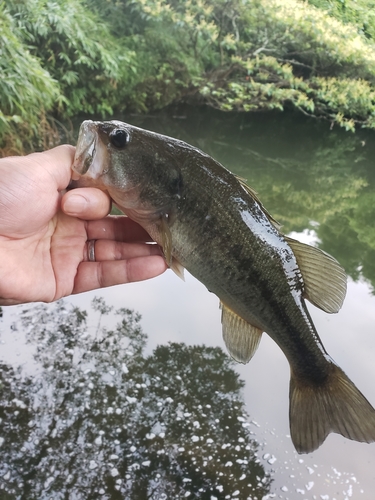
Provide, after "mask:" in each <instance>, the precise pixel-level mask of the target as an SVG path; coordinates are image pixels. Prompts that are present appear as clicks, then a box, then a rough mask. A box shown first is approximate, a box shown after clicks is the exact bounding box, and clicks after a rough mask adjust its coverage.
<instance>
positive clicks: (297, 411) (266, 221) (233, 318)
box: [73, 120, 375, 453]
mask: <svg viewBox="0 0 375 500" xmlns="http://www.w3.org/2000/svg"><path fill="white" fill-rule="evenodd" d="M73 169H74V171H75V172H76V173H77V174H79V175H80V176H81V181H82V185H85V186H87V185H93V186H96V187H98V188H101V189H103V190H106V191H108V193H109V194H110V196H111V197H112V199H113V200H114V202H115V203H116V205H117V206H118V207H119V208H120V209H121V210H122V211H123V212H124V213H125V214H126V215H127V216H129V217H130V218H132V219H133V220H134V221H135V222H137V223H139V224H140V225H141V226H143V227H144V229H145V230H146V231H147V232H148V233H149V234H150V236H151V238H153V239H154V240H155V241H156V242H157V243H158V244H159V245H160V246H161V247H162V249H163V251H164V255H165V258H166V261H167V263H168V265H169V266H170V267H171V268H172V269H173V270H174V271H175V272H176V273H177V274H178V275H180V276H181V275H182V272H183V268H186V269H187V270H188V271H189V272H190V273H191V274H192V275H193V276H195V277H196V278H197V279H198V280H199V281H201V282H202V283H203V284H204V285H205V286H206V287H207V288H208V290H209V291H211V292H213V293H215V294H216V295H217V296H218V297H219V299H220V302H221V309H222V327H223V338H224V341H225V344H226V346H227V348H228V351H229V353H230V354H231V355H232V357H233V358H234V359H236V360H237V361H239V362H242V363H245V362H248V361H249V360H250V359H251V357H252V356H253V355H254V353H255V351H256V349H257V347H258V345H259V342H260V339H261V336H262V333H263V332H266V333H267V334H268V335H269V336H270V337H271V338H272V339H273V340H274V341H275V342H276V343H277V344H278V346H279V347H280V348H281V350H282V351H283V353H284V354H285V356H286V357H287V359H288V361H289V364H290V368H291V380H290V407H289V417H290V431H291V438H292V441H293V444H294V446H295V448H296V450H297V451H298V452H299V453H308V452H311V451H313V450H314V449H316V448H318V447H319V446H320V445H321V444H322V443H323V441H324V440H325V438H326V437H327V435H328V434H329V433H330V432H336V433H340V434H342V435H343V436H345V437H347V438H349V439H354V440H357V441H364V442H372V441H374V440H375V410H374V409H373V407H372V406H371V404H370V403H369V402H368V401H367V399H366V398H365V397H364V396H363V395H362V394H361V393H360V391H359V390H358V389H357V388H356V387H355V385H354V384H353V383H352V382H351V381H350V380H349V379H348V377H347V376H346V375H345V373H344V372H343V371H342V370H341V368H339V367H338V366H337V365H336V364H335V363H334V361H333V360H332V358H331V357H330V356H329V355H328V354H327V352H326V351H325V349H324V346H323V344H322V342H321V340H320V338H319V335H318V333H317V331H316V329H315V326H314V324H313V322H312V319H311V317H310V314H309V312H308V310H307V307H306V304H305V299H308V300H310V302H312V303H313V304H314V305H316V306H317V307H320V308H321V309H322V310H324V311H326V312H328V313H333V312H337V311H338V310H339V309H340V307H341V305H342V302H343V300H344V298H345V293H346V276H345V272H344V270H343V269H342V267H341V266H340V265H339V264H338V262H337V261H336V260H335V259H334V258H333V257H331V256H330V255H328V254H326V253H325V252H323V251H321V250H319V249H317V248H314V247H310V246H309V245H305V244H303V243H300V242H298V241H296V240H293V239H291V238H289V237H287V236H284V235H283V234H282V233H281V232H280V231H279V229H278V225H277V223H276V221H275V220H274V219H273V218H272V216H270V214H269V213H268V212H267V211H266V210H265V208H264V207H263V205H262V203H261V202H260V200H259V198H258V196H257V194H256V193H255V191H254V190H252V188H250V187H249V186H246V184H245V183H244V181H243V180H242V179H240V178H238V177H236V176H235V175H233V174H232V173H231V172H229V171H228V170H227V169H225V168H224V167H223V166H222V165H220V163H218V162H217V161H215V160H214V159H213V158H211V157H210V156H209V155H207V154H206V153H204V152H202V151H200V150H199V149H197V148H195V147H193V146H190V145H189V144H186V143H184V142H182V141H180V140H177V139H173V138H171V137H166V136H163V135H160V134H156V133H153V132H150V131H147V130H143V129H140V128H138V127H134V126H132V125H129V124H127V123H123V122H119V121H110V122H93V121H89V120H88V121H85V122H83V123H82V125H81V129H80V134H79V138H78V143H77V150H76V156H75V160H74V166H73ZM78 184H79V183H78Z"/></svg>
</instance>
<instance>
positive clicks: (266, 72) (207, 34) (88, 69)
mask: <svg viewBox="0 0 375 500" xmlns="http://www.w3.org/2000/svg"><path fill="white" fill-rule="evenodd" d="M311 4H314V5H311ZM373 4H374V0H358V1H354V0H345V1H341V0H314V1H313V0H311V1H310V4H309V3H306V2H302V1H301V0H215V1H213V0H187V1H183V0H55V1H52V0H18V1H17V2H14V1H13V0H12V1H11V0H5V4H3V6H2V7H1V12H2V14H1V23H2V24H1V26H2V33H3V37H4V39H5V44H6V47H7V48H6V50H5V54H6V57H5V58H4V57H3V58H2V62H1V64H2V66H5V70H6V71H5V73H4V74H6V75H9V78H8V80H7V81H5V83H3V82H2V83H1V86H0V102H2V103H4V106H3V107H2V113H3V114H2V115H1V117H0V120H1V126H2V129H1V130H0V132H2V133H3V134H4V133H8V134H9V133H12V134H13V135H14V130H15V127H16V129H17V131H19V132H20V133H19V135H20V136H22V137H23V136H24V134H25V130H27V129H29V130H33V132H32V133H31V132H30V133H31V135H32V134H34V135H35V134H37V133H40V132H39V128H38V127H39V126H40V125H39V124H40V123H42V122H43V121H42V120H41V116H42V115H43V116H45V115H46V114H47V115H48V116H51V114H53V116H59V117H62V118H63V119H66V118H68V117H74V116H77V115H82V114H84V115H86V116H87V115H94V116H100V117H104V116H106V117H108V116H111V115H113V114H114V113H117V112H121V113H123V112H124V111H126V112H131V111H136V112H149V111H153V110H155V109H160V108H163V107H165V106H167V105H169V104H171V103H174V102H182V101H188V102H191V103H205V104H208V105H210V106H213V107H215V108H218V109H220V110H223V111H245V112H249V111H258V110H273V109H276V110H280V111H281V110H284V109H287V108H291V107H292V108H295V109H298V110H299V111H300V112H302V113H304V114H307V115H309V116H313V117H315V118H324V119H326V120H329V121H330V122H331V123H332V124H338V125H340V126H342V127H344V128H345V129H347V130H354V129H355V128H356V127H368V128H374V126H375V119H374V116H375V109H374V102H375V96H374V90H373V85H374V82H375V44H374V36H373V34H374V33H375V14H374V12H375V11H374V9H373ZM4 5H5V6H6V7H4ZM3 70H4V68H3ZM12 75H13V76H12ZM14 75H17V78H15V76H14ZM12 78H13V80H12ZM14 80H17V84H14V83H13V85H12V81H13V82H14ZM16 108H17V109H16ZM36 108H37V112H36V113H35V112H33V111H34V110H35V109H36ZM33 127H34V128H33ZM35 127H36V129H35ZM3 145H4V136H3Z"/></svg>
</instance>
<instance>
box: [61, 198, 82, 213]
mask: <svg viewBox="0 0 375 500" xmlns="http://www.w3.org/2000/svg"><path fill="white" fill-rule="evenodd" d="M86 207H87V200H86V198H84V197H83V196H81V195H79V194H72V195H71V196H69V198H68V199H67V200H65V203H64V212H65V213H67V214H71V215H75V214H77V213H81V212H83V210H84V209H85V208H86Z"/></svg>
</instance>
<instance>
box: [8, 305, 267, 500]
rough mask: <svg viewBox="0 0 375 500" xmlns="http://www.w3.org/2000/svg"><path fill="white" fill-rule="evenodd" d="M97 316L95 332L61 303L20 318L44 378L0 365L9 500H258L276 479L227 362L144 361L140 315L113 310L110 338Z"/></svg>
mask: <svg viewBox="0 0 375 500" xmlns="http://www.w3.org/2000/svg"><path fill="white" fill-rule="evenodd" d="M92 306H93V309H94V310H95V311H96V313H92V314H94V315H95V314H98V315H99V320H98V323H97V326H96V327H95V328H93V327H91V326H89V321H88V315H87V313H86V312H85V311H82V310H80V309H78V308H74V307H73V306H70V305H68V304H67V303H66V302H64V301H60V302H58V303H57V304H55V305H53V306H45V305H40V306H37V307H33V308H30V309H28V310H24V311H23V313H22V314H21V317H20V319H19V325H18V327H19V328H23V329H24V331H26V332H27V341H28V342H29V343H30V344H32V345H34V346H35V349H36V351H35V354H34V357H35V360H36V361H37V362H38V364H39V365H40V367H41V369H40V370H39V373H38V374H37V375H36V376H33V377H30V376H25V375H24V374H22V372H21V369H20V368H19V369H14V368H13V367H11V366H8V365H6V364H1V365H0V374H1V378H0V390H1V403H0V422H1V431H0V450H1V461H0V488H1V489H0V496H1V498H2V499H3V500H7V499H27V500H31V499H38V500H43V499H52V498H53V499H54V500H57V499H85V500H88V499H97V498H103V499H125V498H126V499H127V498H131V499H163V498H165V499H169V498H199V499H215V498H216V499H224V498H241V499H245V498H251V499H261V498H262V497H263V496H264V495H265V494H266V493H267V492H268V491H269V489H270V484H271V479H270V477H269V475H268V474H267V473H266V471H265V470H264V468H263V466H262V465H261V464H260V461H259V459H258V458H257V450H258V445H257V443H256V442H255V441H254V439H253V437H252V432H251V431H250V429H249V426H250V424H249V418H248V415H247V413H246V411H245V409H244V403H243V400H242V395H241V389H242V387H243V385H244V383H243V382H242V381H241V380H240V379H239V376H238V375H237V373H236V372H235V371H234V370H233V368H232V361H231V360H230V359H229V358H228V357H227V356H226V354H224V353H223V351H222V350H221V349H219V348H210V347H204V346H187V345H185V344H175V343H174V344H169V345H166V346H159V347H157V348H156V349H155V351H154V352H153V353H152V354H151V355H150V356H148V357H147V356H146V355H145V352H144V350H145V346H146V341H147V335H146V334H145V333H143V332H142V330H141V327H140V324H139V320H140V317H139V315H137V314H135V313H134V312H132V311H130V310H127V309H121V310H119V311H116V313H115V314H117V315H118V316H119V318H120V322H119V323H118V324H117V326H116V328H114V329H113V330H112V329H107V328H105V327H102V326H101V325H100V319H101V318H102V316H103V315H107V314H109V313H111V314H114V313H113V312H112V310H111V309H112V308H111V307H108V306H107V305H106V304H105V303H104V302H103V300H102V299H94V301H93V304H92ZM90 314H91V313H90ZM91 319H92V318H90V320H91Z"/></svg>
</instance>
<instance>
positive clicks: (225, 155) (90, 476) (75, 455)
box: [0, 108, 375, 500]
mask: <svg viewBox="0 0 375 500" xmlns="http://www.w3.org/2000/svg"><path fill="white" fill-rule="evenodd" d="M120 118H123V119H125V120H126V121H129V122H130V123H133V124H135V125H139V126H143V127H145V128H150V129H152V130H155V131H158V132H161V133H165V134H168V135H172V136H175V137H179V138H181V139H184V140H186V141H187V142H190V143H192V144H194V145H197V146H198V147H200V148H201V149H203V150H204V151H206V152H208V153H209V154H211V155H212V156H214V157H215V158H216V159H218V160H219V161H221V162H222V163H223V164H224V165H225V166H226V167H227V168H229V169H230V170H232V171H233V172H235V173H237V174H239V175H241V176H242V177H245V178H246V179H247V180H248V183H249V184H250V185H251V186H252V187H253V188H254V189H255V190H256V191H257V192H258V193H259V196H260V198H261V200H262V202H263V204H264V205H265V206H266V207H267V209H268V210H269V211H270V212H271V214H272V215H273V216H274V217H275V218H276V219H277V220H278V221H279V222H280V223H281V224H282V226H283V228H282V229H283V231H284V232H285V233H287V234H292V235H293V236H294V237H297V238H299V239H301V240H303V241H306V242H310V243H312V244H315V245H318V246H319V247H321V248H322V249H324V250H325V251H327V252H329V253H331V254H333V255H334V256H335V257H336V258H337V259H338V260H339V261H340V262H341V263H342V264H343V265H344V267H345V269H346V271H347V273H348V275H349V284H348V293H347V297H346V300H345V303H344V306H343V308H342V310H341V311H340V312H339V313H338V314H337V315H327V314H325V313H323V312H321V311H319V310H317V309H316V308H314V307H313V306H311V307H309V309H310V311H311V314H312V317H313V320H314V322H315V324H316V327H317V330H318V332H319V334H320V336H321V339H322V341H323V343H324V345H325V347H326V349H327V351H328V352H329V353H330V354H331V355H332V357H333V358H334V359H335V361H336V362H337V363H338V364H339V365H340V366H341V367H342V368H343V369H344V370H345V371H346V373H347V374H348V375H349V376H350V378H351V379H352V380H353V382H355V384H356V385H357V386H358V387H359V388H360V390H361V391H362V392H363V393H364V394H365V395H366V397H367V398H368V399H369V400H370V402H372V404H373V405H375V388H374V384H373V380H374V376H375V363H374V359H375V307H374V301H375V299H374V295H373V290H374V286H375V225H374V215H375V214H374V212H375V208H374V207H375V190H374V182H375V179H374V167H373V158H374V146H373V144H372V143H373V134H371V133H365V132H361V133H359V134H356V135H352V134H348V133H344V132H342V131H340V130H336V129H333V130H330V127H329V125H327V124H325V123H321V122H318V121H308V120H305V119H303V118H301V117H297V116H288V115H278V114H275V115H269V114H268V115H253V116H251V117H246V116H238V115H229V114H227V115H223V114H220V113H216V112H212V111H210V112H208V111H205V110H189V109H188V108H187V109H182V110H181V109H179V110H170V112H169V113H168V114H161V115H157V116H154V117H135V116H127V117H120ZM94 296H97V297H98V296H100V297H103V298H104V299H105V301H106V303H107V305H108V306H110V307H113V308H114V309H113V310H112V311H111V312H110V313H109V314H106V315H103V316H102V318H101V320H100V321H101V324H100V325H99V326H98V324H97V321H98V314H99V312H98V310H96V311H93V310H92V307H91V305H90V304H91V301H92V299H93V297H94ZM69 303H72V304H74V305H75V306H78V307H79V308H80V309H81V310H87V312H88V319H87V324H86V323H85V322H84V321H82V322H81V323H80V322H79V317H78V316H77V317H76V312H74V311H71V310H70V309H69V305H66V306H64V307H65V309H64V307H63V306H58V308H57V309H56V306H55V305H50V306H47V307H46V309H43V310H39V309H36V308H37V307H39V306H37V305H35V306H33V307H32V308H31V312H30V313H27V314H23V316H22V311H23V310H24V309H25V307H22V306H19V307H10V308H5V309H4V318H3V320H2V324H1V333H0V342H1V359H3V361H4V365H3V366H2V370H3V371H2V373H3V375H2V386H0V387H2V392H3V394H4V396H3V402H2V408H1V413H0V418H2V420H1V421H0V426H1V427H0V447H1V452H2V457H3V458H2V459H1V461H0V466H1V468H0V488H1V489H0V498H3V497H2V496H1V495H2V494H3V495H5V496H4V498H6V499H8V498H18V497H19V498H28V499H29V498H38V499H39V498H60V496H59V494H58V493H57V492H60V494H61V498H85V499H86V498H111V499H112V498H113V499H114V498H146V497H147V495H148V494H150V491H154V493H153V495H154V496H151V497H150V498H184V497H185V495H188V494H189V496H190V498H247V497H252V498H256V497H258V498H262V496H264V497H265V498H284V499H291V500H294V499H299V498H301V499H314V498H316V499H321V498H322V499H329V500H331V499H334V498H336V499H337V500H339V499H345V498H355V499H357V498H360V499H370V498H371V499H372V498H373V491H374V488H375V444H372V445H367V444H361V443H354V442H351V441H349V440H346V439H344V438H342V437H341V436H338V435H330V436H329V437H328V438H327V440H326V442H325V443H324V444H323V445H322V447H321V448H320V449H319V450H317V451H316V452H314V453H312V454H309V455H302V456H299V455H297V454H296V453H295V451H294V449H293V446H292V444H291V441H290V437H289V427H288V390H289V367H288V364H287V362H286V359H285V357H284V355H283V354H282V352H281V351H280V350H279V348H278V347H277V346H276V345H275V344H274V343H273V342H272V341H271V340H270V339H269V338H268V337H267V336H266V335H264V336H263V339H262V342H261V345H260V347H259V349H258V352H257V353H256V355H255V356H254V358H253V359H252V360H251V362H250V363H249V364H248V365H246V366H242V365H235V366H232V365H230V364H229V365H227V364H226V361H224V360H225V359H227V358H225V357H222V356H221V354H220V352H219V351H217V350H215V349H216V348H217V347H221V348H223V349H225V348H224V345H223V342H222V339H221V333H220V331H221V327H220V312H219V309H218V299H217V298H216V297H214V296H213V295H212V294H210V293H208V292H207V290H206V289H205V287H204V286H203V285H201V284H200V283H198V282H197V281H196V280H195V279H193V278H192V277H191V276H189V275H188V276H187V278H186V282H185V283H184V282H182V281H181V280H179V279H178V278H177V277H176V276H175V275H174V274H173V273H172V272H169V271H168V272H167V273H165V274H164V275H163V276H161V277H159V278H156V279H154V280H151V281H149V282H147V283H137V284H132V285H125V286H118V287H113V288H110V289H107V290H101V291H100V292H98V291H96V292H90V293H87V294H82V295H80V296H76V297H72V298H69V299H68V300H67V304H69ZM98 307H99V306H98V303H97V305H96V309H98ZM123 307H126V308H131V309H134V310H135V311H138V312H139V313H140V314H141V315H142V320H141V322H140V324H141V326H142V330H143V331H144V332H145V333H147V335H148V339H146V338H145V337H144V336H142V335H141V334H140V333H138V335H136V336H135V337H134V338H133V340H132V342H133V346H132V348H129V345H130V344H131V342H130V344H129V342H128V343H126V342H125V341H124V340H123V339H124V338H125V339H128V337H127V335H129V332H131V331H133V330H132V328H135V330H136V329H137V328H138V327H137V326H136V325H137V322H136V321H135V320H134V318H133V319H131V318H130V317H129V316H127V315H126V314H127V313H126V314H125V312H123V313H122V314H123V317H124V318H127V324H128V330H126V331H125V330H124V328H125V327H121V328H122V329H121V328H120V330H119V329H117V330H116V326H115V325H116V322H118V320H119V318H121V317H122V316H121V314H120V316H115V315H114V314H113V311H114V310H115V309H120V308H123ZM59 308H60V309H59ZM99 309H100V307H99ZM129 318H130V319H129ZM82 319H83V318H81V320H82ZM103 327H105V329H104V330H103ZM46 332H47V334H46ZM51 332H53V335H52V334H51ZM108 332H109V333H108ZM111 332H112V333H111ZM121 339H122V340H121ZM124 342H125V343H124ZM168 342H174V343H183V345H180V346H179V347H176V346H175V347H173V348H172V347H170V348H169V349H168V348H167V346H168ZM128 344H129V345H128ZM157 345H160V346H162V347H161V348H159V350H157V351H155V349H156V347H157ZM137 346H138V347H137ZM163 346H164V347H163ZM202 346H204V347H202ZM104 347H105V348H104ZM129 349H130V350H129ZM132 349H133V350H132ZM134 349H138V351H137V353H138V354H137V356H138V357H137V358H136V361H135V358H134ZM160 349H161V350H160ZM202 349H203V350H202ZM210 349H213V350H210ZM199 359H203V360H204V362H202V363H199ZM147 360H148V361H147ZM215 363H216V364H215ZM218 364H219V365H218ZM18 365H21V366H22V369H21V370H20V373H18V372H17V371H16V372H12V371H11V369H10V368H9V366H13V367H17V366H18ZM233 369H234V370H236V372H237V373H238V374H239V375H240V378H241V379H242V380H244V381H245V385H244V387H243V388H242V389H241V387H240V386H241V384H240V382H239V381H237V382H236V378H235V376H234V375H233V373H232V371H231V370H233ZM87 370H89V371H87ZM202 370H203V371H202ZM28 377H34V379H29V378H28ZM155 377H159V378H160V380H157V378H155ZM4 380H8V381H11V382H7V383H5V382H4ZM181 380H183V381H184V386H183V387H182V386H181ZM228 381H232V382H230V383H229V382H228ZM7 384H8V385H7ZM142 384H143V385H144V386H145V387H143V385H142ZM30 388H32V390H30ZM146 389H147V390H146ZM241 391H242V392H241ZM126 398H128V399H126ZM168 398H169V399H168ZM170 400H171V401H170ZM9 401H11V403H9ZM31 402H33V405H34V406H33V410H32V411H31ZM207 405H209V406H210V408H206V407H207ZM17 412H18V413H17ZM202 414H203V415H205V416H204V417H202ZM238 417H239V418H240V420H238ZM177 419H180V420H177ZM241 419H242V420H241ZM216 420H218V422H216V423H215V421H216ZM30 422H31V423H30ZM233 422H234V423H233ZM242 424H244V426H243V425H242ZM214 427H216V428H215V429H214ZM46 436H47V437H48V439H47V437H46ZM254 439H255V440H256V443H258V445H257V444H256V443H255V442H254V441H253V440H254ZM47 440H48V442H47ZM207 440H208V441H207ZM210 440H211V441H212V442H211V441H210ZM242 440H243V441H242ZM11 442H12V443H13V444H12V446H11V445H10V443H11ZM223 446H224V448H223ZM236 447H238V448H237V449H236ZM23 448H24V449H23ZM182 449H183V450H182ZM178 450H182V451H178ZM190 452H191V453H190ZM189 453H190V454H189ZM210 456H211V457H212V458H211V459H208V457H210ZM116 457H117V458H116ZM166 457H167V458H168V459H167V458H166ZM236 460H237V462H236ZM238 460H240V462H238ZM245 462H247V463H245ZM176 464H177V465H178V466H177V465H176ZM210 464H211V465H212V464H214V466H210ZM226 464H228V465H227V466H226ZM22 467H23V471H22V470H21V468H22ZM171 468H172V469H171ZM169 469H171V470H173V472H171V473H170V474H169V475H168V474H167V473H166V471H167V470H169ZM74 470H76V471H79V473H80V474H81V475H80V477H79V478H78V476H79V473H78V472H77V473H76V476H77V477H76V476H75V475H74ZM220 473H221V474H222V475H221V476H218V474H220ZM158 475H159V476H158ZM243 476H245V477H246V481H245V482H246V484H245V482H244V478H243ZM256 476H258V479H257V477H256ZM145 478H147V480H146V479H145ZM241 478H242V479H241ZM270 478H271V479H272V482H271V483H270V484H269V479H270ZM137 488H138V489H137ZM152 488H154V490H153V489H152ZM215 488H216V489H215ZM129 491H131V492H132V493H131V494H130V493H129ZM2 492H3V493H2ZM20 492H21V493H20ZM22 494H23V497H22ZM64 495H67V496H64ZM163 495H166V496H165V497H163ZM267 495H268V497H267ZM186 497H188V496H186Z"/></svg>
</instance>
